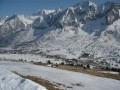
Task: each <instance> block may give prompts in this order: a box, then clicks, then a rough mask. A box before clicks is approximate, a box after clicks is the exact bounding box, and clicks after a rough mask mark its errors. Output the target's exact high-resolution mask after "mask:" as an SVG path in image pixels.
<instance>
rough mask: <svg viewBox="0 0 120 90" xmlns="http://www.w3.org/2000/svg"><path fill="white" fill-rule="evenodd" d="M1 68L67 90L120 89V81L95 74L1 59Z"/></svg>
mask: <svg viewBox="0 0 120 90" xmlns="http://www.w3.org/2000/svg"><path fill="white" fill-rule="evenodd" d="M0 68H1V69H7V70H9V71H16V72H18V73H20V74H22V75H26V76H27V75H30V76H35V77H38V78H42V79H45V80H49V81H51V82H53V83H56V84H58V85H60V87H61V88H64V89H67V90H119V87H120V81H119V80H114V79H108V78H103V77H97V76H93V75H88V74H83V73H78V72H72V71H66V70H60V69H56V68H51V67H45V66H38V65H33V64H30V63H21V62H11V61H0Z"/></svg>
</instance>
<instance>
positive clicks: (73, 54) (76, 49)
mask: <svg viewBox="0 0 120 90" xmlns="http://www.w3.org/2000/svg"><path fill="white" fill-rule="evenodd" d="M0 23H1V24H0V46H1V48H2V47H11V48H13V49H26V50H34V49H39V50H41V51H44V52H47V53H50V54H62V55H65V56H66V57H69V58H78V57H80V56H81V55H82V54H83V53H85V52H86V53H89V54H90V56H94V57H93V58H97V57H108V56H111V52H112V55H113V53H115V55H116V54H117V55H118V56H120V41H119V38H120V26H119V23H120V3H115V2H109V1H108V2H106V3H104V4H101V5H98V4H95V3H93V2H90V1H84V2H80V3H78V4H75V5H73V6H71V7H68V8H66V9H64V10H62V9H59V10H52V11H50V10H48V12H47V10H43V11H38V13H35V14H34V15H33V16H25V15H13V16H11V17H5V18H4V19H0ZM63 52H64V53H63Z"/></svg>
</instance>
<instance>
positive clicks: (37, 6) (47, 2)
mask: <svg viewBox="0 0 120 90" xmlns="http://www.w3.org/2000/svg"><path fill="white" fill-rule="evenodd" d="M80 1H85V0H0V16H10V15H13V14H15V13H16V14H26V15H31V14H32V13H34V12H36V11H38V10H41V9H58V8H66V7H68V6H71V5H74V4H76V3H78V2H80ZM90 1H93V2H95V3H103V2H106V1H108V0H90ZM113 1H117V2H120V0H113Z"/></svg>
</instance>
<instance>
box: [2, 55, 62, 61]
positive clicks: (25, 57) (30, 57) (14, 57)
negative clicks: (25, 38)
mask: <svg viewBox="0 0 120 90" xmlns="http://www.w3.org/2000/svg"><path fill="white" fill-rule="evenodd" d="M0 59H10V60H19V59H22V60H23V61H25V60H26V61H28V62H31V61H34V62H40V61H41V62H43V63H46V62H47V61H48V60H50V61H51V62H53V63H60V62H61V61H58V60H57V61H56V60H55V59H52V58H46V57H42V56H40V55H34V54H0Z"/></svg>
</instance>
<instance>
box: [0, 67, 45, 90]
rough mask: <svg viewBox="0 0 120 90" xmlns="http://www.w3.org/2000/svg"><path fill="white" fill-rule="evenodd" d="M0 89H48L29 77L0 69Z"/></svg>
mask: <svg viewBox="0 0 120 90" xmlns="http://www.w3.org/2000/svg"><path fill="white" fill-rule="evenodd" d="M0 90H47V89H46V88H45V87H43V86H40V85H38V84H37V83H34V82H33V81H30V80H28V79H24V78H21V77H20V76H17V75H16V74H13V73H11V72H10V71H7V70H4V69H0Z"/></svg>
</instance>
